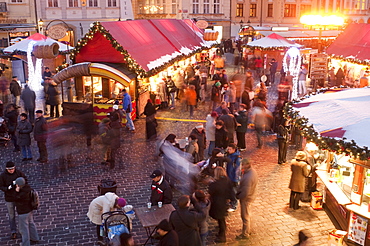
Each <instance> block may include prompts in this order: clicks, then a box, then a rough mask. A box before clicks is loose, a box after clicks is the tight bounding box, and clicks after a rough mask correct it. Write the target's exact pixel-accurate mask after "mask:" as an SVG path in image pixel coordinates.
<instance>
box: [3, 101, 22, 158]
mask: <svg viewBox="0 0 370 246" xmlns="http://www.w3.org/2000/svg"><path fill="white" fill-rule="evenodd" d="M16 107H17V106H16V105H15V104H8V105H7V106H6V108H5V112H4V116H5V118H6V123H7V127H8V132H9V134H10V137H11V138H10V139H11V141H12V143H13V145H14V150H13V152H17V151H20V150H21V148H20V147H19V145H18V140H17V135H16V134H15V133H16V129H17V125H18V114H19V113H18V110H17V108H16Z"/></svg>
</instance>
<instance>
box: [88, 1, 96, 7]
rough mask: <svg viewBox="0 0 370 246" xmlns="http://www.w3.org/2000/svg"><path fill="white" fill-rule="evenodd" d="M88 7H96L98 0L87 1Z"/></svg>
mask: <svg viewBox="0 0 370 246" xmlns="http://www.w3.org/2000/svg"><path fill="white" fill-rule="evenodd" d="M89 7H98V0H89Z"/></svg>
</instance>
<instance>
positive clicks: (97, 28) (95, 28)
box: [57, 22, 218, 78]
mask: <svg viewBox="0 0 370 246" xmlns="http://www.w3.org/2000/svg"><path fill="white" fill-rule="evenodd" d="M97 32H99V33H101V34H102V35H103V36H104V38H106V39H107V40H108V41H110V43H111V45H112V47H113V48H114V49H116V50H117V51H118V52H120V53H121V55H123V56H124V60H125V61H126V65H127V68H128V70H130V71H131V72H134V73H136V74H137V75H138V78H145V77H151V76H153V75H156V74H158V73H160V72H161V71H163V70H165V69H167V68H168V67H170V66H172V65H173V64H175V63H176V62H178V61H181V60H184V59H186V58H189V57H191V56H193V55H195V54H196V53H200V52H202V51H203V50H209V49H211V48H213V47H215V46H216V45H218V44H214V45H213V46H212V47H202V48H198V49H196V50H193V51H192V52H190V53H189V54H186V55H185V54H183V55H179V56H177V57H175V58H174V59H172V60H170V61H168V62H166V63H164V64H162V65H160V66H158V67H156V68H153V69H150V70H149V71H145V70H144V69H143V68H142V67H141V66H140V65H139V64H138V63H137V62H136V61H135V59H133V58H132V57H131V56H130V54H129V53H128V51H127V50H125V49H124V48H123V47H122V46H121V44H119V43H118V41H117V40H116V39H115V38H114V37H113V36H112V35H111V34H110V33H109V31H108V30H106V29H105V28H104V27H103V26H102V25H101V24H100V23H99V22H94V23H93V25H92V26H91V27H90V29H89V31H88V32H87V33H86V34H85V36H84V37H83V38H81V39H80V40H79V41H78V42H77V45H76V46H75V48H74V50H73V51H71V55H70V59H71V60H72V61H73V63H75V59H76V56H77V55H78V53H80V51H81V49H82V48H83V47H84V46H85V45H87V44H88V42H89V41H90V40H92V39H93V38H94V35H95V34H96V33H97ZM68 66H69V64H67V63H64V64H62V65H61V66H59V67H57V71H60V70H62V69H64V68H66V67H68Z"/></svg>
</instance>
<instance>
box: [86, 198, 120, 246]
mask: <svg viewBox="0 0 370 246" xmlns="http://www.w3.org/2000/svg"><path fill="white" fill-rule="evenodd" d="M125 205H126V200H125V199H124V198H120V197H118V196H117V195H116V194H114V193H112V192H107V193H105V195H102V196H99V197H97V198H95V199H94V200H92V202H91V203H90V205H89V211H88V213H87V217H88V218H89V219H90V221H91V222H92V223H93V224H95V225H96V234H97V237H98V244H99V245H105V242H104V238H103V236H102V235H101V226H102V223H103V221H102V214H103V213H107V212H110V211H114V210H117V209H122V208H123V207H124V206H125Z"/></svg>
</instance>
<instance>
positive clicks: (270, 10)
mask: <svg viewBox="0 0 370 246" xmlns="http://www.w3.org/2000/svg"><path fill="white" fill-rule="evenodd" d="M273 12H274V5H273V4H272V3H269V4H267V17H272V13H273Z"/></svg>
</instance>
